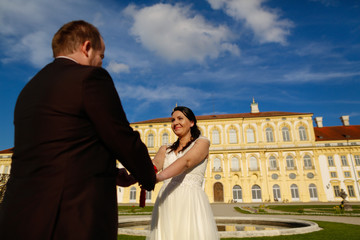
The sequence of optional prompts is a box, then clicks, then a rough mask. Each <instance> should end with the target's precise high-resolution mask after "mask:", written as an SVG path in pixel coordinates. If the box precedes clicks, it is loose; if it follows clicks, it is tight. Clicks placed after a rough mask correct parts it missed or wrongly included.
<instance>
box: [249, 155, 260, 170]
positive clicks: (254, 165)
mask: <svg viewBox="0 0 360 240" xmlns="http://www.w3.org/2000/svg"><path fill="white" fill-rule="evenodd" d="M257 170H258V164H257V159H256V157H253V156H252V157H250V171H257Z"/></svg>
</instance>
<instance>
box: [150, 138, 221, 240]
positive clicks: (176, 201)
mask: <svg viewBox="0 0 360 240" xmlns="http://www.w3.org/2000/svg"><path fill="white" fill-rule="evenodd" d="M199 138H203V139H206V140H207V141H208V139H207V138H205V137H199ZM199 138H198V139H199ZM198 139H197V140H198ZM197 140H195V141H194V142H193V143H192V144H191V145H190V146H189V147H188V148H187V149H185V151H184V152H179V153H178V154H175V152H174V151H172V152H170V153H169V150H167V153H166V156H165V161H164V169H165V168H166V167H168V166H169V165H170V164H171V163H173V162H174V161H176V159H178V158H180V157H181V156H183V155H184V154H186V152H187V151H189V150H190V149H191V148H192V147H193V146H194V144H195V142H196V141H197ZM207 161H208V160H207V159H204V160H203V161H202V162H201V163H199V164H198V165H197V166H195V167H194V168H192V169H189V170H188V171H185V172H184V173H182V174H180V175H179V176H176V177H173V178H170V179H167V180H165V181H164V185H163V186H162V188H161V189H160V191H159V194H158V196H157V199H156V202H155V205H154V209H153V213H152V219H151V227H150V233H149V235H148V237H147V238H146V239H147V240H212V239H219V236H218V232H217V227H216V223H215V220H214V216H213V213H212V209H211V207H210V203H209V199H208V197H207V195H206V194H205V192H204V190H203V189H202V183H203V180H204V174H205V171H206V165H207Z"/></svg>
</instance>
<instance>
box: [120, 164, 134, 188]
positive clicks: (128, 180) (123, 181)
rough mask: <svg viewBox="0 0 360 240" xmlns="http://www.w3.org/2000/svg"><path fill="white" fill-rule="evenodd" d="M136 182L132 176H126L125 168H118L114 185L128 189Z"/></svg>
mask: <svg viewBox="0 0 360 240" xmlns="http://www.w3.org/2000/svg"><path fill="white" fill-rule="evenodd" d="M137 182H138V181H137V180H136V179H135V178H134V177H133V175H131V174H128V172H127V171H126V169H125V168H120V169H119V170H118V174H117V176H116V185H118V186H121V187H128V186H130V185H133V184H135V183H137Z"/></svg>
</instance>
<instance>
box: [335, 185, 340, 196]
mask: <svg viewBox="0 0 360 240" xmlns="http://www.w3.org/2000/svg"><path fill="white" fill-rule="evenodd" d="M334 194H335V197H340V187H339V186H334Z"/></svg>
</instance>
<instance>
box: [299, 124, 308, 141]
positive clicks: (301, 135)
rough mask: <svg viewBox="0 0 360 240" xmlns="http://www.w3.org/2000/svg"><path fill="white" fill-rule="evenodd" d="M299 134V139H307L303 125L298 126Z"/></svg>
mask: <svg viewBox="0 0 360 240" xmlns="http://www.w3.org/2000/svg"><path fill="white" fill-rule="evenodd" d="M299 136H300V141H306V140H307V134H306V129H305V127H303V126H301V127H299Z"/></svg>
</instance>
